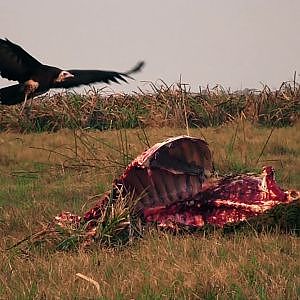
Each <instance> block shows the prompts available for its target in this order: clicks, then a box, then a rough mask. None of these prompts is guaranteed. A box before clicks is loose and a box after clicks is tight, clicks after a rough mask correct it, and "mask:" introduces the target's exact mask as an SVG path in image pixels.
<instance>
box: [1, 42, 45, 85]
mask: <svg viewBox="0 0 300 300" xmlns="http://www.w3.org/2000/svg"><path fill="white" fill-rule="evenodd" d="M41 65H42V64H41V63H40V62H39V61H38V60H36V59H35V58H34V57H32V56H31V55H30V54H29V53H27V52H26V51H25V50H24V49H22V48H21V47H20V46H18V45H16V44H14V43H12V42H11V41H9V40H8V39H5V40H3V39H0V73H1V76H2V77H4V78H7V79H9V80H17V81H19V82H25V81H26V80H28V78H29V77H30V76H31V74H32V73H33V72H34V70H35V69H36V68H37V67H39V66H41Z"/></svg>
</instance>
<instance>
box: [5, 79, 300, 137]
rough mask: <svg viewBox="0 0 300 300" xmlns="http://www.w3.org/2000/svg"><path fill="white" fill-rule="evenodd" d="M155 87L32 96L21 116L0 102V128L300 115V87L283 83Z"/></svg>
mask: <svg viewBox="0 0 300 300" xmlns="http://www.w3.org/2000/svg"><path fill="white" fill-rule="evenodd" d="M150 86H151V88H152V90H153V92H149V93H144V92H142V91H140V92H139V93H135V94H131V95H128V94H110V95H108V94H106V93H105V92H104V91H103V90H90V91H88V92H87V93H85V94H84V95H80V94H77V93H72V92H71V93H69V92H68V93H62V94H55V95H53V96H49V95H46V96H43V97H40V98H37V99H35V100H34V101H32V105H31V107H30V108H27V109H26V110H25V111H24V113H23V114H22V116H20V109H21V106H20V105H19V106H15V107H4V106H2V107H0V130H2V131H3V130H13V131H16V132H41V131H57V130H59V129H62V128H71V129H73V128H93V129H100V130H106V129H120V128H139V127H148V126H150V127H153V126H154V127H163V126H168V127H183V126H186V123H187V124H188V126H189V127H196V128H199V127H200V128H202V127H211V126H212V127H216V126H220V125H224V124H226V123H228V122H232V121H234V120H237V119H239V118H241V117H243V118H245V119H246V120H248V121H249V122H251V123H253V124H258V125H264V126H275V127H282V126H289V125H293V124H295V122H297V120H298V119H299V116H300V87H299V84H298V83H296V82H285V83H283V84H282V85H281V87H280V88H279V89H278V90H275V91H272V90H270V88H269V87H268V86H265V87H264V88H263V89H262V90H244V91H236V92H232V91H230V90H225V89H224V88H223V87H221V86H216V87H214V88H212V89H210V88H209V87H207V88H206V89H202V90H200V91H199V92H198V93H192V92H190V90H189V88H188V86H187V85H184V84H177V85H171V86H167V85H166V84H164V83H163V82H162V84H161V85H154V84H150Z"/></svg>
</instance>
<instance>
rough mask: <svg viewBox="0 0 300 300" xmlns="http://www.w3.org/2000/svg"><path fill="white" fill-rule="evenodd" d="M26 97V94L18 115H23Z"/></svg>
mask: <svg viewBox="0 0 300 300" xmlns="http://www.w3.org/2000/svg"><path fill="white" fill-rule="evenodd" d="M27 97H28V94H27V93H25V99H24V102H23V104H22V108H21V111H20V115H22V114H23V111H24V109H25V106H26V103H27Z"/></svg>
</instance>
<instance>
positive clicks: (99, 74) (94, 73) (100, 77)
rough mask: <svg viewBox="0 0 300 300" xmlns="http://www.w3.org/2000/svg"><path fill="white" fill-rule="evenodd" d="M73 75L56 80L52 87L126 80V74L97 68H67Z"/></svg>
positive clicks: (69, 86)
mask: <svg viewBox="0 0 300 300" xmlns="http://www.w3.org/2000/svg"><path fill="white" fill-rule="evenodd" d="M68 72H70V73H71V74H73V75H74V77H70V78H68V79H66V80H65V81H63V82H56V83H55V84H54V86H52V88H71V87H76V86H79V85H83V84H90V83H95V82H105V83H109V82H110V81H112V82H118V80H122V81H125V82H127V81H126V79H125V77H128V76H127V75H126V74H122V73H118V72H113V71H98V70H68Z"/></svg>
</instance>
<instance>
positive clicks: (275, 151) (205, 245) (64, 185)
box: [0, 119, 300, 299]
mask: <svg viewBox="0 0 300 300" xmlns="http://www.w3.org/2000/svg"><path fill="white" fill-rule="evenodd" d="M299 130H300V124H299V123H297V124H295V125H294V126H293V127H286V128H277V129H271V128H259V127H255V126H253V125H251V124H250V123H247V122H244V121H243V119H241V120H240V121H238V122H234V123H231V124H227V125H224V126H222V127H216V128H207V129H190V135H192V136H196V137H201V138H204V139H205V140H206V141H207V142H208V143H209V145H210V149H211V150H212V152H213V158H214V162H215V167H216V170H217V171H218V172H219V173H220V174H224V173H229V172H233V173H236V172H245V171H258V172H259V171H260V168H261V166H263V165H266V164H271V165H273V166H274V167H275V168H276V171H277V181H278V182H279V183H280V185H281V186H282V187H285V188H297V189H300V139H299V138H297V136H298V137H299ZM180 134H186V131H185V130H184V129H173V128H167V127H163V128H159V129H158V128H148V129H146V131H143V130H141V129H130V130H111V131H103V132H99V131H87V130H85V131H84V130H81V129H74V130H70V129H64V130H60V131H58V132H56V133H45V132H44V133H31V134H24V135H21V134H17V133H9V132H2V133H0V168H1V174H0V185H1V188H0V238H1V240H0V251H1V256H2V259H1V261H0V299H297V298H299V297H300V240H299V237H297V236H294V235H291V234H280V233H267V232H265V233H260V234H257V233H256V232H255V231H253V232H250V233H249V232H248V233H236V234H231V235H225V236H224V235H221V234H219V233H218V232H215V233H210V234H208V235H206V234H197V235H185V236H174V235H171V234H167V233H161V232H157V231H156V230H154V229H153V230H149V232H147V233H146V235H145V237H144V238H143V239H141V240H136V241H134V242H133V244H132V245H130V246H127V247H124V248H121V249H113V248H105V247H100V246H94V247H93V248H92V249H89V250H85V251H83V250H79V251H73V252H72V251H70V252H61V251H53V249H47V248H45V247H41V248H34V249H32V250H31V251H22V250H21V249H19V248H14V249H12V250H10V251H7V250H5V249H6V248H7V247H9V246H11V245H12V244H14V243H15V242H17V241H18V240H21V239H22V238H24V237H25V236H28V235H29V234H31V233H33V232H36V231H39V230H40V229H41V228H42V226H43V225H44V224H47V223H48V222H49V221H51V220H52V219H53V216H55V215H56V214H58V213H60V212H61V211H62V210H68V211H72V212H75V213H79V214H81V213H82V212H84V211H86V210H87V209H88V208H89V207H90V206H91V205H92V204H93V203H94V198H93V196H94V195H97V194H101V193H102V192H104V191H105V190H107V189H109V188H110V185H111V182H112V180H113V179H114V178H115V177H116V176H117V175H118V174H120V173H121V171H122V169H123V168H124V167H125V166H126V165H127V163H128V162H130V160H131V159H132V158H133V157H134V156H135V155H137V154H139V153H140V152H141V151H142V150H144V149H145V148H147V144H150V145H152V144H154V143H156V142H159V141H162V140H163V139H165V138H167V137H170V136H174V135H180ZM76 273H81V274H83V275H85V276H87V277H89V278H92V279H93V280H95V281H97V282H98V283H99V286H100V288H99V290H97V288H96V287H95V286H94V285H93V284H92V283H91V282H89V281H87V280H84V279H82V278H79V277H78V276H76Z"/></svg>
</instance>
